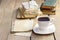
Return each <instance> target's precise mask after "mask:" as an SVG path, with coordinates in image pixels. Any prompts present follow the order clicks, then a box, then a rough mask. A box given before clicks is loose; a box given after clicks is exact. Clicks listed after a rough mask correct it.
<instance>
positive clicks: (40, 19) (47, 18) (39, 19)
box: [38, 17, 50, 21]
mask: <svg viewBox="0 0 60 40" xmlns="http://www.w3.org/2000/svg"><path fill="white" fill-rule="evenodd" d="M38 21H50V19H49V17H40V18H38Z"/></svg>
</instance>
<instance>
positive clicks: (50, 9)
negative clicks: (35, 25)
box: [40, 0, 56, 15]
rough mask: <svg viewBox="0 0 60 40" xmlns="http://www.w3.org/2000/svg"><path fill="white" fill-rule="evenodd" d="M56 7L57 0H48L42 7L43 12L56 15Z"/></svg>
mask: <svg viewBox="0 0 60 40" xmlns="http://www.w3.org/2000/svg"><path fill="white" fill-rule="evenodd" d="M55 7H56V0H53V1H52V0H46V1H45V2H44V3H43V4H42V5H41V7H40V9H41V11H42V12H43V14H49V15H54V14H55Z"/></svg>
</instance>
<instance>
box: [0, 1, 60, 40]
mask: <svg viewBox="0 0 60 40" xmlns="http://www.w3.org/2000/svg"><path fill="white" fill-rule="evenodd" d="M25 1H26V0H25ZM36 1H39V0H36ZM20 2H21V0H4V1H2V2H1V4H0V33H1V34H0V40H6V39H7V36H8V35H7V34H9V33H8V32H9V31H10V29H11V21H12V20H13V21H14V15H15V11H14V10H16V9H17V8H18V7H19V5H20ZM39 3H40V2H39ZM59 5H60V0H58V1H57V7H56V15H55V16H54V17H55V19H56V21H55V22H54V23H55V25H56V32H55V34H51V35H36V34H34V33H33V34H32V40H55V38H56V40H60V31H59V30H60V24H59V22H60V6H59ZM13 11H14V13H13ZM12 15H13V16H12ZM12 17H13V18H12Z"/></svg>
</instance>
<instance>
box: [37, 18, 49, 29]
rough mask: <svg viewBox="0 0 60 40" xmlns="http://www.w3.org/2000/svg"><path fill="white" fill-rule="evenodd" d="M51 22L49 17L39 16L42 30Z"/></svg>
mask: <svg viewBox="0 0 60 40" xmlns="http://www.w3.org/2000/svg"><path fill="white" fill-rule="evenodd" d="M49 24H50V19H49V17H39V18H38V25H39V29H40V30H45V29H46V28H47V27H48V26H49Z"/></svg>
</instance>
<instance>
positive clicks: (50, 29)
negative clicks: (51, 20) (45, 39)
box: [33, 24, 55, 34]
mask: <svg viewBox="0 0 60 40" xmlns="http://www.w3.org/2000/svg"><path fill="white" fill-rule="evenodd" d="M33 31H34V33H36V34H51V33H53V32H55V25H54V24H51V25H49V26H48V27H47V28H46V29H45V30H40V29H39V25H38V24H36V25H35V27H34V28H33Z"/></svg>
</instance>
